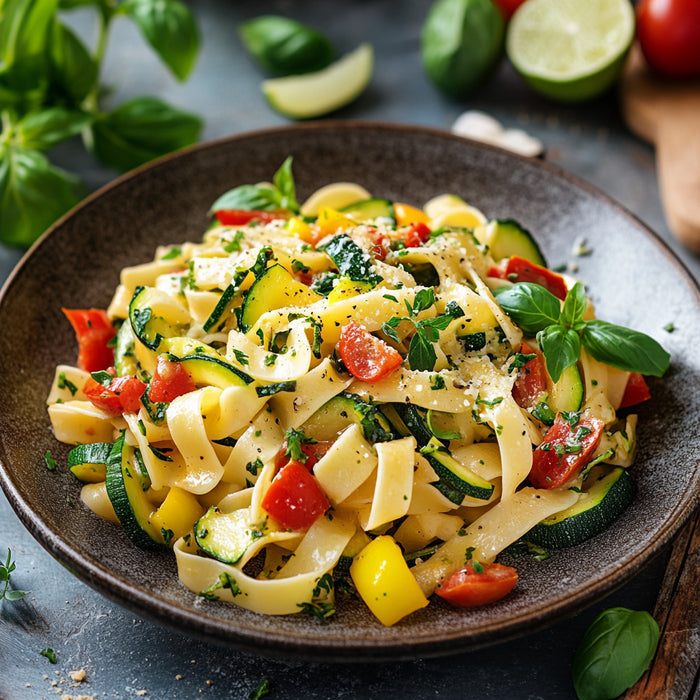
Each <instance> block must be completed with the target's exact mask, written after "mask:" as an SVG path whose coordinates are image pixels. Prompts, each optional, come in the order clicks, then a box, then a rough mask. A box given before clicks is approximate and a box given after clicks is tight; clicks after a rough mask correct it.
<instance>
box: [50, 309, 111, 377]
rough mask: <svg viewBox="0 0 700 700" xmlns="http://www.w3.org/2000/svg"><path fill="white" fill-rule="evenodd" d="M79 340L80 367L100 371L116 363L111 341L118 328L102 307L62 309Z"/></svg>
mask: <svg viewBox="0 0 700 700" xmlns="http://www.w3.org/2000/svg"><path fill="white" fill-rule="evenodd" d="M62 311H63V313H64V314H65V315H66V318H67V319H68V320H69V321H70V324H71V326H73V330H74V331H75V337H76V338H77V340H78V367H80V369H83V370H85V371H86V372H99V371H100V370H103V369H106V368H107V367H110V366H111V365H113V364H114V349H113V348H110V347H109V345H108V344H109V341H110V340H112V338H114V336H115V335H116V334H117V331H116V329H115V328H114V326H113V325H112V322H111V321H110V320H109V316H107V312H106V311H103V310H102V309H62Z"/></svg>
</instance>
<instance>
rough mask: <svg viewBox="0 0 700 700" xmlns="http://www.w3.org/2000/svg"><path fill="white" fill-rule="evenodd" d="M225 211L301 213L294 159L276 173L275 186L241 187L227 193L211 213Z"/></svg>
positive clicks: (289, 158) (286, 162)
mask: <svg viewBox="0 0 700 700" xmlns="http://www.w3.org/2000/svg"><path fill="white" fill-rule="evenodd" d="M224 209H244V210H246V211H250V210H252V209H258V210H262V211H273V210H275V209H287V210H288V211H291V212H294V213H295V214H297V213H299V204H298V203H297V200H296V188H295V185H294V176H293V175H292V157H291V156H289V157H288V158H287V159H286V160H285V161H284V163H282V165H281V166H280V168H279V170H278V171H277V172H276V173H275V176H274V178H273V184H272V186H270V185H240V186H238V187H234V188H233V189H232V190H229V191H228V192H225V193H224V194H222V195H221V197H219V198H218V199H217V200H216V201H215V202H214V204H212V206H211V210H210V211H211V213H212V214H214V213H215V212H217V211H221V210H224Z"/></svg>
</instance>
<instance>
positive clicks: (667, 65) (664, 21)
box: [637, 0, 700, 78]
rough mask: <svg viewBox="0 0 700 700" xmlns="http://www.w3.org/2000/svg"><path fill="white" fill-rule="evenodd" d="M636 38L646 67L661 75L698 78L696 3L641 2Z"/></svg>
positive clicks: (699, 11)
mask: <svg viewBox="0 0 700 700" xmlns="http://www.w3.org/2000/svg"><path fill="white" fill-rule="evenodd" d="M637 36H638V37H639V43H640V45H641V47H642V52H643V53H644V56H645V58H646V59H647V61H648V63H649V65H650V66H651V67H652V68H654V69H655V70H656V71H658V72H659V73H661V74H663V75H667V76H669V77H673V78H688V77H692V76H696V75H700V0H642V1H641V2H640V3H639V5H637Z"/></svg>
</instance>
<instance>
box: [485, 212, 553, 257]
mask: <svg viewBox="0 0 700 700" xmlns="http://www.w3.org/2000/svg"><path fill="white" fill-rule="evenodd" d="M481 231H484V232H485V233H484V235H483V238H484V240H481V242H482V243H486V244H487V245H488V246H489V248H490V249H491V255H492V256H493V259H494V260H496V261H499V260H502V259H503V258H509V257H511V255H517V256H518V257H520V258H525V259H526V260H529V261H530V262H532V263H535V264H536V265H541V266H542V267H547V261H546V260H545V258H544V255H543V254H542V251H541V250H540V247H539V246H538V245H537V241H535V239H534V238H533V237H532V234H531V233H530V232H529V231H528V230H527V229H526V228H523V226H521V225H520V224H519V223H518V222H517V221H514V220H513V219H494V220H493V221H489V222H488V224H486V226H485V227H484V228H483V229H481ZM475 233H476V235H477V237H479V238H480V239H481V238H482V236H481V235H480V233H479V229H477V231H476V232H475Z"/></svg>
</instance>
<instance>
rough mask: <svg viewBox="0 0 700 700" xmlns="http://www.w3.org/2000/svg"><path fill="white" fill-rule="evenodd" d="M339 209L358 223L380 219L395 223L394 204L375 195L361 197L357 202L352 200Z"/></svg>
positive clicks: (386, 222) (392, 224)
mask: <svg viewBox="0 0 700 700" xmlns="http://www.w3.org/2000/svg"><path fill="white" fill-rule="evenodd" d="M340 211H341V212H342V213H343V214H345V215H346V216H348V217H350V218H351V219H352V220H353V221H356V222H357V223H358V224H361V223H365V222H367V221H376V220H377V219H381V220H382V222H381V223H383V224H387V225H388V226H395V225H396V215H395V214H394V205H393V203H392V202H390V201H389V200H388V199H379V198H376V197H373V198H371V199H361V200H360V201H359V202H353V203H352V204H349V205H348V206H347V207H343V208H342V209H341V210H340Z"/></svg>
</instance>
